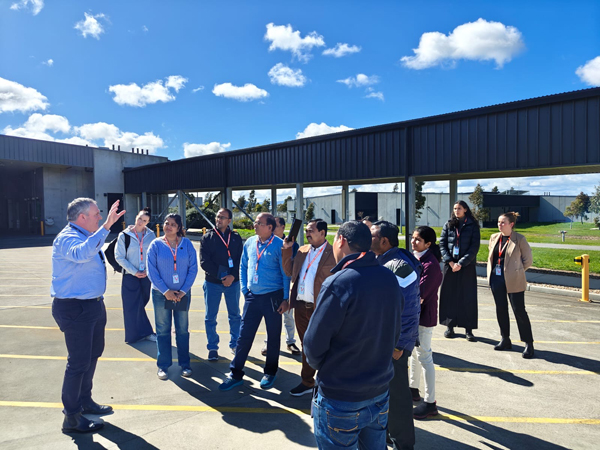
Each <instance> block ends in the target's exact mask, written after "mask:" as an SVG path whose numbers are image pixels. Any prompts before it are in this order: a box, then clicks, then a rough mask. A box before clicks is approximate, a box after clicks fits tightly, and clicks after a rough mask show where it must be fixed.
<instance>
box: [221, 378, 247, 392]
mask: <svg viewBox="0 0 600 450" xmlns="http://www.w3.org/2000/svg"><path fill="white" fill-rule="evenodd" d="M243 383H244V380H236V379H235V378H233V377H232V376H231V373H230V374H229V375H227V378H226V379H225V381H223V383H221V384H220V385H219V390H220V391H223V392H224V391H230V390H231V389H233V388H234V387H236V386H239V385H241V384H243Z"/></svg>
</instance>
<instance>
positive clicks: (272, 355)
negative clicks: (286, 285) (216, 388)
mask: <svg viewBox="0 0 600 450" xmlns="http://www.w3.org/2000/svg"><path fill="white" fill-rule="evenodd" d="M245 299H246V301H245V302H244V312H243V313H242V325H241V326H240V337H239V338H238V341H237V347H236V350H235V356H234V358H233V361H231V364H230V365H229V367H230V369H231V374H232V376H233V378H235V379H236V380H241V379H242V378H243V377H244V370H243V369H244V365H245V364H246V360H247V359H248V353H249V352H250V348H251V347H252V343H253V342H254V337H255V336H256V332H257V331H258V326H259V325H260V321H261V320H262V318H263V317H264V318H265V325H266V326H267V361H266V364H265V375H275V374H276V373H277V368H278V366H279V346H280V345H281V314H279V313H278V312H277V309H276V308H274V307H273V303H276V304H281V302H282V300H283V289H281V290H279V291H275V292H269V293H267V294H262V295H257V294H253V293H252V292H248V294H246V295H245Z"/></svg>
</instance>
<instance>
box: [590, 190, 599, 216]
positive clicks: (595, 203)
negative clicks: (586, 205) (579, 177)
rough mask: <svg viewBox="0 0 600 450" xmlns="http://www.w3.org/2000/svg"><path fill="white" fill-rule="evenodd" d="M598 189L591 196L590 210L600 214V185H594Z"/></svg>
mask: <svg viewBox="0 0 600 450" xmlns="http://www.w3.org/2000/svg"><path fill="white" fill-rule="evenodd" d="M594 189H596V191H595V192H594V194H593V195H592V196H591V197H590V211H591V212H593V213H596V214H600V186H594Z"/></svg>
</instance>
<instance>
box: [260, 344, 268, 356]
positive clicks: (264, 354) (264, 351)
mask: <svg viewBox="0 0 600 450" xmlns="http://www.w3.org/2000/svg"><path fill="white" fill-rule="evenodd" d="M260 354H261V355H263V356H267V344H266V343H265V345H263V348H262V349H261V350H260Z"/></svg>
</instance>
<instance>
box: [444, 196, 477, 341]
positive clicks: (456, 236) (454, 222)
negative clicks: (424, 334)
mask: <svg viewBox="0 0 600 450" xmlns="http://www.w3.org/2000/svg"><path fill="white" fill-rule="evenodd" d="M480 240H481V236H480V232H479V224H478V223H477V220H476V219H475V218H474V217H473V214H472V213H471V210H470V209H469V205H467V204H466V203H465V202H464V201H462V200H460V201H458V202H456V203H455V204H454V209H453V213H452V218H451V219H450V220H449V221H448V222H447V223H446V224H444V228H443V229H442V236H441V237H440V251H441V252H442V261H443V262H444V270H443V276H444V278H443V280H442V287H441V290H440V324H442V325H446V326H447V327H448V329H447V330H446V331H445V332H444V336H445V337H447V338H453V337H454V336H455V334H454V327H461V328H465V337H466V338H467V340H468V341H471V342H474V341H475V336H473V330H474V329H476V328H477V273H476V272H475V263H476V262H477V252H478V251H479V244H480Z"/></svg>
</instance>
